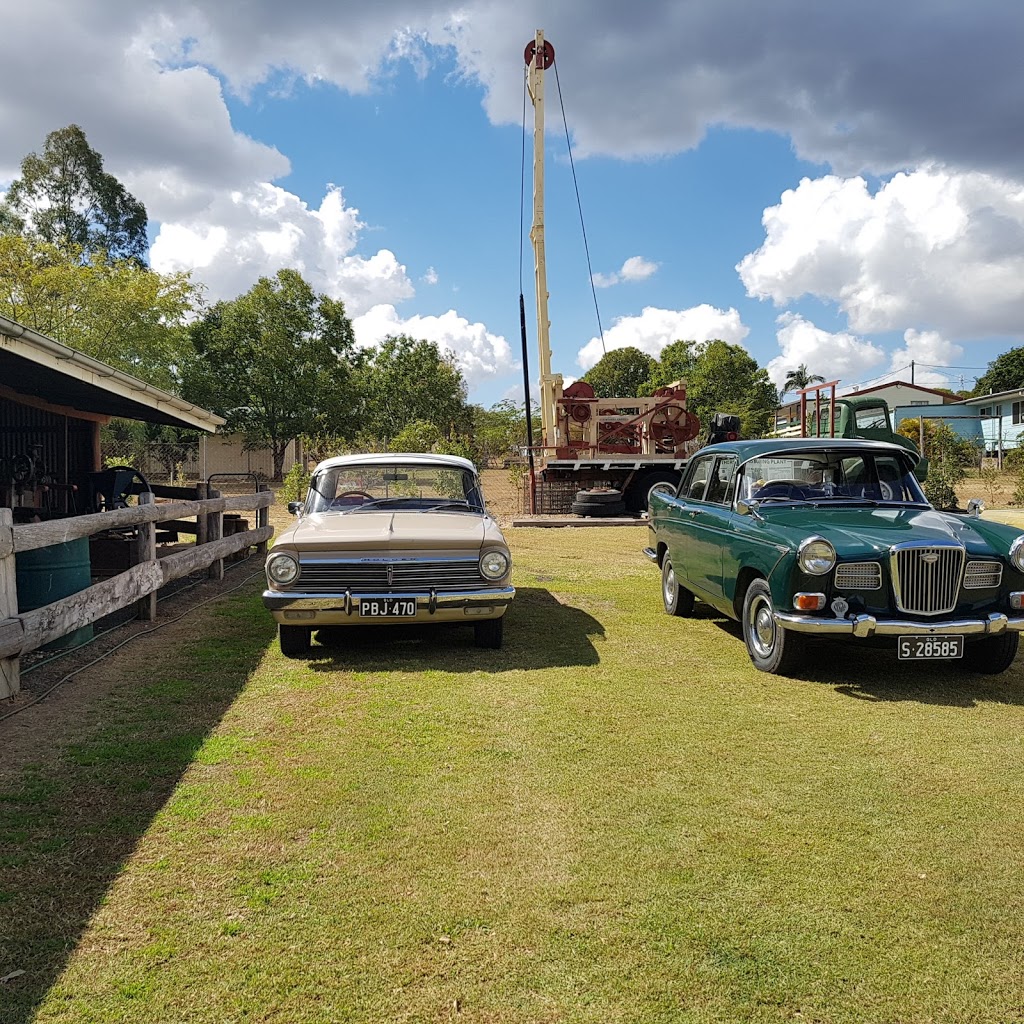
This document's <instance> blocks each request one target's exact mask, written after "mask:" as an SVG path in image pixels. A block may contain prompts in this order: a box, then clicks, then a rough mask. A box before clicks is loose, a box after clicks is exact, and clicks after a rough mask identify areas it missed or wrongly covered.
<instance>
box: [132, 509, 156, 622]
mask: <svg viewBox="0 0 1024 1024" xmlns="http://www.w3.org/2000/svg"><path fill="white" fill-rule="evenodd" d="M155 501H156V498H154V497H153V494H152V493H151V492H150V491H143V492H142V493H141V494H140V495H139V504H140V505H152V504H153V503H154V502H155ZM136 529H137V530H138V533H137V534H136V537H135V550H134V551H133V552H132V556H133V557H132V564H133V565H142V563H144V562H155V561H156V523H140V524H139V525H138V526H137V527H136ZM138 617H139V618H140V619H142V620H143V621H144V622H154V621H156V591H155V590H154V591H153V593H152V594H146V595H145V596H144V597H140V598H139V600H138Z"/></svg>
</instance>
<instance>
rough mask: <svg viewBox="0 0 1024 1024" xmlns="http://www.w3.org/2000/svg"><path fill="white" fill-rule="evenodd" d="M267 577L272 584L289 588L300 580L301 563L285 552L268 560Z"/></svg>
mask: <svg viewBox="0 0 1024 1024" xmlns="http://www.w3.org/2000/svg"><path fill="white" fill-rule="evenodd" d="M267 576H268V577H269V578H270V582H271V583H278V584H280V585H281V586H287V585H288V584H289V583H294V582H295V580H297V579H298V578H299V563H298V562H296V561H295V559H294V558H292V556H291V555H286V554H285V553H284V552H283V551H282V552H279V553H278V554H276V555H273V554H272V555H271V556H270V557H269V558H268V559H267Z"/></svg>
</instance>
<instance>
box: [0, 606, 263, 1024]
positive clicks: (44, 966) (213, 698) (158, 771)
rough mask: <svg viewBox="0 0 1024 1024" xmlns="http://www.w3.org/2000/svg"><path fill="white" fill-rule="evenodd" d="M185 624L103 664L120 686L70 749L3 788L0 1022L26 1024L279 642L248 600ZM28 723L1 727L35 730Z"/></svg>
mask: <svg viewBox="0 0 1024 1024" xmlns="http://www.w3.org/2000/svg"><path fill="white" fill-rule="evenodd" d="M186 622H190V623H192V629H191V632H190V633H188V634H181V633H177V634H175V635H176V636H177V638H178V640H177V642H176V643H175V642H172V641H170V640H168V641H166V642H167V643H168V644H171V645H172V646H171V647H170V648H169V649H167V650H165V651H159V652H157V653H155V654H152V653H150V654H148V655H147V653H146V652H144V650H143V649H142V647H141V645H142V644H144V643H153V642H155V641H156V638H158V637H160V636H161V634H160V633H157V634H156V635H155V637H154V638H153V641H140V645H139V646H138V647H137V646H135V645H131V646H129V647H128V648H127V649H126V650H125V651H124V652H123V653H121V654H119V655H115V656H114V657H113V658H111V660H110V661H109V662H106V663H105V664H106V665H107V666H108V669H107V670H108V671H110V672H120V673H122V675H123V677H124V680H123V683H122V684H121V685H119V686H118V687H117V689H116V690H115V691H114V692H113V693H112V694H110V695H109V696H107V697H105V698H103V699H98V700H97V702H96V705H95V706H93V707H90V708H89V709H88V710H87V711H86V713H85V718H84V720H82V721H79V722H75V723H70V724H69V730H68V731H69V733H70V734H71V738H70V739H68V738H67V737H64V738H63V739H64V742H63V744H61V743H60V742H59V739H58V740H57V741H56V742H55V743H54V746H53V748H52V749H51V751H50V752H48V753H47V755H46V757H45V759H40V760H39V761H38V763H36V764H32V765H29V766H27V767H25V768H24V769H22V771H21V772H20V773H19V774H18V775H16V776H14V777H13V778H12V779H9V780H8V781H7V782H6V783H5V784H4V785H3V787H2V788H0V978H3V977H4V976H5V975H8V974H10V973H11V972H15V971H23V972H24V973H23V974H20V975H18V976H17V977H14V978H11V979H10V980H8V981H7V982H6V983H3V984H0V1021H2V1022H4V1024H27V1022H28V1021H30V1020H32V1018H33V1016H34V1013H35V1010H36V1007H37V1006H38V1004H39V1002H40V1000H41V999H42V998H43V996H44V995H45V994H46V992H47V990H48V989H49V988H50V986H51V985H52V984H53V983H54V982H55V981H56V980H57V979H58V977H59V976H60V974H61V972H62V970H63V968H64V966H65V963H66V962H67V960H68V959H69V957H70V956H71V954H72V952H73V951H74V949H75V947H76V945H77V944H78V942H79V940H80V938H81V935H82V933H83V931H84V929H85V928H86V926H87V925H88V923H89V921H90V919H91V918H92V916H93V914H94V913H95V912H96V910H97V908H98V907H100V906H101V905H102V903H103V900H104V897H105V895H106V893H107V891H108V889H109V888H110V886H111V884H112V883H113V882H114V880H115V879H116V878H117V876H118V874H119V873H120V871H121V869H122V867H123V866H124V863H125V861H126V859H127V858H128V857H129V856H130V855H131V853H132V851H133V850H134V849H135V847H136V845H137V843H138V841H139V839H140V838H141V837H142V835H143V834H144V833H145V832H146V830H147V828H148V827H149V825H150V823H151V821H152V820H153V817H154V815H155V814H156V813H157V812H158V811H159V810H160V808H161V807H162V806H163V805H164V803H165V802H166V801H167V799H168V797H169V796H170V795H171V794H172V792H173V791H174V789H175V787H176V786H177V784H178V781H179V779H180V778H181V776H182V774H183V773H184V771H185V770H186V769H187V768H188V766H189V764H190V763H191V762H192V760H193V758H194V757H195V755H196V752H197V751H198V750H199V748H200V747H201V746H202V745H203V743H204V741H205V740H206V737H207V735H208V734H209V733H210V731H211V730H212V729H213V728H214V727H215V726H216V725H217V723H218V722H219V721H220V719H221V717H222V716H223V714H224V712H225V711H226V710H227V709H228V708H229V707H230V705H231V704H232V702H233V701H234V700H235V698H236V696H237V695H238V693H239V692H240V691H241V690H242V688H243V687H244V686H245V684H246V680H247V679H248V678H249V676H250V675H251V674H252V672H253V671H254V670H255V668H256V667H257V665H258V664H259V662H260V659H261V658H262V657H263V654H264V651H265V650H266V648H267V647H268V646H269V645H270V644H271V642H272V641H273V638H274V624H273V622H272V621H270V616H269V615H267V614H266V612H265V611H264V610H263V608H262V607H261V605H260V602H259V598H258V597H255V596H253V595H252V594H249V595H248V596H245V595H239V596H238V597H235V598H233V599H230V600H228V601H225V602H223V603H221V604H219V605H215V606H213V607H212V608H211V609H210V610H209V612H208V613H206V614H203V615H196V616H195V618H194V619H191V620H186ZM167 635H168V636H171V635H172V634H167ZM133 657H135V658H138V659H139V661H140V662H141V663H140V664H134V665H133ZM94 671H96V670H94ZM68 685H74V684H73V683H69V684H68ZM31 714H32V712H31V710H29V711H26V712H25V714H24V716H19V717H18V718H15V719H12V720H11V721H10V722H9V723H5V725H4V728H5V729H10V728H12V727H13V728H20V727H26V726H27V727H31V726H32V723H31V721H30V716H31ZM15 723H18V724H17V725H15ZM2 743H3V736H2V733H0V745H2Z"/></svg>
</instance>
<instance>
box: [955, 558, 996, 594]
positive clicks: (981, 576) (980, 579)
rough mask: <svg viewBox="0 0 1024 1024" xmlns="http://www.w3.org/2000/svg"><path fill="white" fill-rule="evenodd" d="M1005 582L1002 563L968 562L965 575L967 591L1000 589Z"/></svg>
mask: <svg viewBox="0 0 1024 1024" xmlns="http://www.w3.org/2000/svg"><path fill="white" fill-rule="evenodd" d="M1002 582H1003V563H1002V562H968V563H967V571H966V572H965V573H964V589H965V590H983V589H984V588H986V587H998V586H999V584H1000V583H1002Z"/></svg>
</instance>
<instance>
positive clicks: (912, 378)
mask: <svg viewBox="0 0 1024 1024" xmlns="http://www.w3.org/2000/svg"><path fill="white" fill-rule="evenodd" d="M910 383H911V384H913V383H914V360H913V359H911V360H910Z"/></svg>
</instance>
